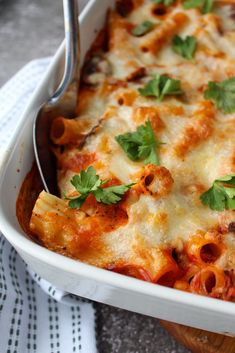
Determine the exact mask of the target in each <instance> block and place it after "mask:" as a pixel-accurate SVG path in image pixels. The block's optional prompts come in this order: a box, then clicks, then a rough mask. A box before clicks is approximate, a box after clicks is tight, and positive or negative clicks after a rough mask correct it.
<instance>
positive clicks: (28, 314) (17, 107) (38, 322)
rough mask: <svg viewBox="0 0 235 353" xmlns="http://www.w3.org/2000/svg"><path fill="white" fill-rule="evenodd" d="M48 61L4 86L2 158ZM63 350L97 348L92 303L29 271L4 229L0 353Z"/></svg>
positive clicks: (0, 100) (83, 352) (91, 351)
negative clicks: (54, 285) (65, 291)
mask: <svg viewBox="0 0 235 353" xmlns="http://www.w3.org/2000/svg"><path fill="white" fill-rule="evenodd" d="M49 61H50V59H49V58H45V59H40V60H35V61H32V62H30V63H29V64H27V65H26V66H25V67H24V68H23V69H22V70H20V71H19V72H18V73H17V74H16V75H15V76H14V77H13V78H12V79H11V80H10V81H8V82H7V83H6V84H5V86H3V87H2V88H1V89H0V160H1V156H2V155H3V153H4V150H5V149H6V147H7V144H8V142H9V139H10V138H11V136H12V134H13V133H14V131H15V129H16V128H17V126H18V125H19V124H20V120H21V119H20V117H21V113H22V111H23V110H24V108H25V105H26V104H27V102H28V100H29V98H30V96H31V94H32V92H33V91H34V89H35V87H36V86H37V85H38V82H39V81H40V79H41V77H42V75H43V73H44V72H45V70H46V68H47V66H48V64H49ZM12 212H14V210H12ZM65 352H66V353H70V352H71V353H72V352H79V353H96V352H97V350H96V341H95V312H94V308H93V306H92V304H91V303H89V302H86V301H85V300H82V299H80V298H77V297H75V296H72V295H68V294H67V293H64V292H63V291H61V290H59V289H57V288H54V287H53V286H52V285H51V284H50V283H48V282H47V281H45V280H43V279H42V278H40V277H39V276H38V275H37V274H35V273H33V272H32V271H30V269H29V268H28V267H27V265H26V264H25V263H24V262H23V260H22V259H21V258H20V257H19V255H18V254H17V253H16V251H15V250H14V249H13V248H12V246H11V245H10V244H9V243H8V241H7V240H6V239H5V238H4V236H3V235H2V234H1V233H0V353H65Z"/></svg>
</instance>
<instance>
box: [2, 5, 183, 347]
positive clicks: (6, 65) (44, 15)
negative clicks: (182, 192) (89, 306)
mask: <svg viewBox="0 0 235 353" xmlns="http://www.w3.org/2000/svg"><path fill="white" fill-rule="evenodd" d="M84 1H85V0H83V2H84ZM62 18H63V17H62V0H50V1H49V0H0V86H2V85H3V84H4V83H5V82H6V81H7V80H8V79H9V78H10V77H11V76H12V75H13V74H14V73H16V72H17V71H18V70H19V69H20V68H21V67H22V66H23V65H24V64H26V63H27V62H28V61H30V60H32V59H35V58H40V57H45V56H50V55H53V53H54V52H55V50H56V49H57V47H58V45H59V44H60V43H61V41H62V39H63V20H62ZM95 306H96V310H97V344H98V349H99V353H187V352H188V351H187V350H186V349H185V348H183V347H182V346H180V345H179V344H178V343H177V342H176V341H175V340H174V339H173V338H172V337H171V336H169V335H168V333H167V332H166V331H165V330H164V329H163V328H161V326H160V324H159V322H158V320H157V319H153V318H150V317H147V316H143V315H139V314H135V313H131V312H128V311H125V310H121V309H116V308H113V307H110V306H107V305H103V304H95ZM88 353H89V352H88Z"/></svg>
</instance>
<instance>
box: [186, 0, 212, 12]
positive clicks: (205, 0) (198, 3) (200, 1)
mask: <svg viewBox="0 0 235 353" xmlns="http://www.w3.org/2000/svg"><path fill="white" fill-rule="evenodd" d="M213 4H214V0H186V1H185V2H184V5H183V7H184V9H185V10H188V9H193V8H195V7H200V8H201V11H202V13H203V14H206V13H209V12H211V10H212V8H213Z"/></svg>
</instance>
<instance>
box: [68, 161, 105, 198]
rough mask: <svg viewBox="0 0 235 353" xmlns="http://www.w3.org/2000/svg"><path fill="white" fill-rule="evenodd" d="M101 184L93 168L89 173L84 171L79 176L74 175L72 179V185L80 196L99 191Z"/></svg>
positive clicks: (88, 170)
mask: <svg viewBox="0 0 235 353" xmlns="http://www.w3.org/2000/svg"><path fill="white" fill-rule="evenodd" d="M101 183H102V182H101V180H100V178H99V176H98V175H96V171H95V169H94V168H93V167H89V168H88V169H87V171H85V170H82V171H81V173H80V174H79V175H74V176H73V178H72V179H71V184H72V185H73V186H74V187H75V189H76V190H77V191H78V192H79V193H80V194H87V193H89V192H90V191H92V190H97V189H98V187H99V186H100V185H101Z"/></svg>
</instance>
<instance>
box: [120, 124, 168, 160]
mask: <svg viewBox="0 0 235 353" xmlns="http://www.w3.org/2000/svg"><path fill="white" fill-rule="evenodd" d="M115 139H116V141H117V142H118V143H119V145H120V146H121V147H122V149H123V150H124V152H125V153H126V154H127V156H128V157H129V158H130V159H131V160H132V161H141V160H143V161H144V163H145V164H148V163H152V164H156V165H159V159H158V155H157V147H158V145H160V144H162V142H160V141H158V140H157V139H156V137H155V134H154V131H153V128H152V125H151V123H150V121H147V122H146V124H145V125H140V126H138V128H137V130H136V131H134V132H127V133H126V134H123V135H118V136H116V137H115Z"/></svg>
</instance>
